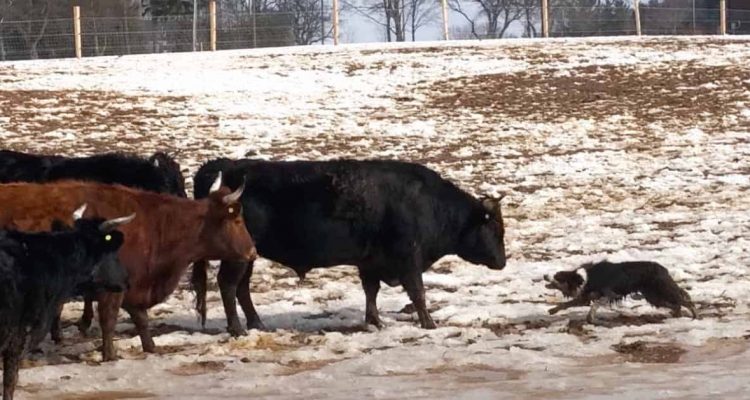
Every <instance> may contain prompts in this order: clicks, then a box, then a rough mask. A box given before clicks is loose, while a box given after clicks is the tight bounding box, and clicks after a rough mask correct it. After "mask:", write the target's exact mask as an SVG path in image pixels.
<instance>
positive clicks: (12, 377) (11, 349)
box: [3, 332, 26, 400]
mask: <svg viewBox="0 0 750 400" xmlns="http://www.w3.org/2000/svg"><path fill="white" fill-rule="evenodd" d="M22 335H23V334H22V333H20V332H15V334H14V336H13V337H12V338H11V339H10V343H8V345H7V347H6V349H5V351H3V400H13V393H14V392H15V390H16V384H17V383H18V367H19V364H20V363H21V355H22V354H23V348H24V345H25V344H26V343H25V342H26V338H25V337H24V336H25V335H23V336H22Z"/></svg>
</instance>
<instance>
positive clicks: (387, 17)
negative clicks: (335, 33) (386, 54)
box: [342, 0, 437, 42]
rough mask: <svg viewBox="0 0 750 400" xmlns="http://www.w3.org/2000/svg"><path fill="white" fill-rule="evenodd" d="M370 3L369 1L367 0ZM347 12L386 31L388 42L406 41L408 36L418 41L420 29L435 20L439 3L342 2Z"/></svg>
mask: <svg viewBox="0 0 750 400" xmlns="http://www.w3.org/2000/svg"><path fill="white" fill-rule="evenodd" d="M365 1H368V0H365ZM342 2H343V4H344V5H345V7H346V10H348V11H349V10H351V11H353V12H355V13H357V14H359V15H361V16H363V17H365V18H366V19H367V20H369V21H370V22H372V23H374V24H376V25H378V26H380V27H381V28H383V29H384V33H385V40H386V41H388V42H391V41H394V40H395V41H397V42H403V41H406V36H407V34H409V33H410V34H411V39H412V40H416V34H417V31H419V29H421V28H423V27H424V26H426V25H428V24H429V23H431V22H432V21H434V20H435V17H436V16H437V3H436V1H435V0H378V2H376V3H369V4H368V3H365V4H364V6H357V5H355V4H353V3H351V2H348V1H347V0H343V1H342Z"/></svg>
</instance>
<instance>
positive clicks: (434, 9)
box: [406, 0, 438, 42]
mask: <svg viewBox="0 0 750 400" xmlns="http://www.w3.org/2000/svg"><path fill="white" fill-rule="evenodd" d="M406 1H407V6H406V10H407V18H408V24H409V31H410V33H411V41H412V42H414V41H416V40H417V31H418V30H419V29H420V28H422V27H424V26H426V25H429V24H431V23H432V22H434V21H435V20H436V19H437V16H438V6H437V4H438V3H437V1H435V0H406Z"/></svg>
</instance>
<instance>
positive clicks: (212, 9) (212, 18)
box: [208, 0, 216, 51]
mask: <svg viewBox="0 0 750 400" xmlns="http://www.w3.org/2000/svg"><path fill="white" fill-rule="evenodd" d="M208 14H209V25H210V28H211V35H210V36H211V51H216V0H211V2H210V3H208Z"/></svg>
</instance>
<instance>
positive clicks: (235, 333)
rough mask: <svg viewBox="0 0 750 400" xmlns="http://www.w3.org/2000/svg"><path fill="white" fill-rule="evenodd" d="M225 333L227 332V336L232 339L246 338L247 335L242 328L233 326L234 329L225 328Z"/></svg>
mask: <svg viewBox="0 0 750 400" xmlns="http://www.w3.org/2000/svg"><path fill="white" fill-rule="evenodd" d="M227 332H229V334H230V335H231V336H232V337H240V336H246V335H247V331H246V330H244V329H242V327H239V326H235V327H231V326H228V327H227Z"/></svg>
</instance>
